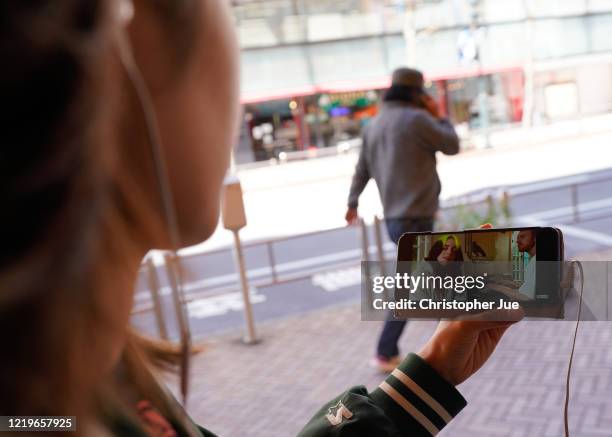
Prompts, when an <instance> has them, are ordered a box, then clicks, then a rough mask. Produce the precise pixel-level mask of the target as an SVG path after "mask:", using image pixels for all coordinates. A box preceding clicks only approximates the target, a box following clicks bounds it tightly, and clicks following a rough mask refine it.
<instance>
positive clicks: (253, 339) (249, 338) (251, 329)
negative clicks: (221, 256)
mask: <svg viewBox="0 0 612 437" xmlns="http://www.w3.org/2000/svg"><path fill="white" fill-rule="evenodd" d="M238 232H239V231H238V230H237V229H236V230H233V231H232V234H234V257H235V260H236V268H237V269H238V274H239V277H240V289H241V291H242V299H243V301H244V320H245V323H246V334H245V336H244V339H243V341H244V342H245V343H246V344H254V343H257V342H258V340H257V335H256V334H255V320H254V318H253V308H252V306H251V298H250V296H249V280H248V278H247V274H246V268H245V264H244V255H243V253H242V243H241V242H240V235H238Z"/></svg>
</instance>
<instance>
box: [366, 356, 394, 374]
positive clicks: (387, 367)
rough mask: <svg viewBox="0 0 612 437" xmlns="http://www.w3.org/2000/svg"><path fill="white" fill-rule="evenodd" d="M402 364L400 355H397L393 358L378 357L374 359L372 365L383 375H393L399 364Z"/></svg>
mask: <svg viewBox="0 0 612 437" xmlns="http://www.w3.org/2000/svg"><path fill="white" fill-rule="evenodd" d="M401 362H402V360H401V358H400V357H399V355H396V356H394V357H391V358H387V357H383V356H378V357H376V358H373V359H372V361H371V363H370V365H371V366H372V367H375V368H376V369H377V370H378V371H379V372H381V373H391V372H393V370H395V368H396V367H397V366H399V364H400V363H401Z"/></svg>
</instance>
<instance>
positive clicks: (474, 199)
mask: <svg viewBox="0 0 612 437" xmlns="http://www.w3.org/2000/svg"><path fill="white" fill-rule="evenodd" d="M606 182H612V173H609V174H604V175H598V176H595V177H587V176H581V175H578V176H574V177H569V178H567V181H566V182H561V183H558V182H557V183H548V182H542V183H538V184H535V186H536V188H533V185H534V184H532V185H531V186H514V187H503V186H499V187H492V188H489V189H485V190H480V191H478V192H475V193H470V194H466V195H462V196H457V197H454V198H452V199H448V200H446V201H445V202H443V204H442V207H441V210H442V211H446V212H449V211H451V210H452V209H453V208H457V207H460V206H463V207H465V206H477V205H478V204H483V205H484V204H486V203H487V202H490V201H491V199H495V198H496V199H500V198H501V197H506V198H507V199H510V200H516V199H519V198H521V197H525V196H529V195H537V194H544V193H551V192H554V191H568V193H569V206H567V207H561V208H559V210H560V212H561V213H563V215H564V216H565V217H570V222H569V223H579V222H581V221H582V220H593V219H597V218H599V217H602V218H603V217H607V216H610V215H612V196H611V197H610V198H606V199H604V200H596V201H591V202H587V203H585V204H583V208H581V204H580V188H581V187H585V186H587V185H591V184H597V183H606ZM611 192H612V190H611ZM602 204H605V206H606V207H607V208H608V210H605V209H604V212H602V211H601V208H597V206H600V205H602ZM585 205H586V206H585ZM598 211H599V215H597V214H595V215H594V214H593V212H598ZM586 213H589V215H587V214H586ZM536 215H537V214H536ZM369 227H370V228H371V229H372V232H369V229H368V228H369ZM347 229H350V228H347V227H339V228H332V229H327V230H322V231H315V232H308V233H303V234H298V235H292V236H287V237H279V238H275V239H269V240H263V241H256V242H249V243H245V244H243V245H242V247H243V249H244V250H245V251H246V250H249V249H256V248H264V250H265V254H266V255H265V258H266V259H267V266H264V267H258V268H255V269H251V270H249V275H248V279H249V282H250V285H251V286H254V287H263V286H270V285H274V284H280V283H283V282H288V281H294V280H297V279H302V278H305V277H309V276H311V275H313V274H315V273H319V272H322V271H328V270H333V269H338V268H341V267H344V266H348V265H354V264H355V263H356V262H359V261H360V260H369V259H370V258H371V255H372V254H374V255H375V256H376V260H377V261H380V262H381V265H383V266H384V261H385V260H386V258H387V252H390V251H392V250H395V246H394V245H393V243H391V242H389V241H385V238H384V236H383V229H382V219H381V218H379V217H374V218H373V220H372V223H371V225H368V224H366V222H365V221H364V220H363V219H360V220H359V226H357V227H354V228H353V229H356V230H357V231H358V232H357V233H358V235H357V238H356V240H357V239H358V240H359V241H360V243H361V244H360V248H358V249H351V250H347V251H343V252H339V253H334V254H332V255H333V256H327V258H326V255H323V256H317V257H314V258H316V259H318V260H319V261H318V262H317V261H316V260H315V259H308V258H307V259H301V260H300V261H294V262H291V261H290V262H285V263H278V259H277V256H276V255H277V254H276V250H275V248H276V246H277V245H278V244H282V243H287V242H292V241H296V240H299V239H304V238H314V237H318V236H323V235H325V234H328V233H334V232H336V233H337V232H340V231H341V230H347ZM370 233H372V234H373V237H374V244H372V245H370V243H369V239H370ZM228 253H229V254H231V249H226V248H223V249H217V250H214V251H210V252H206V253H204V254H193V255H188V256H183V257H182V261H186V260H190V259H191V260H193V259H194V258H196V257H208V258H210V257H211V256H214V255H219V254H228ZM184 264H185V263H184V262H183V265H184ZM160 267H161V268H163V269H165V268H166V267H167V266H166V264H165V263H164V264H163V265H161V266H156V265H155V264H154V262H153V260H152V259H151V257H147V258H146V259H145V261H144V263H143V265H142V267H141V273H142V274H143V275H144V276H146V278H147V281H146V283H147V288H148V290H147V291H146V292H141V293H140V296H146V295H148V296H149V298H148V299H142V300H145V302H141V303H139V304H137V305H136V306H135V308H134V310H133V313H142V312H148V311H153V313H154V317H155V321H156V324H157V332H158V334H159V336H160V337H161V338H164V339H167V338H168V328H167V320H166V318H165V314H164V311H163V305H162V299H163V296H165V295H170V294H171V292H170V290H169V287H175V286H176V284H173V281H169V283H168V284H167V285H165V286H162V285H161V282H160V279H159V271H160V270H159V269H160ZM165 276H166V277H169V274H168V272H165ZM222 279H223V280H215V279H214V278H213V279H209V280H204V281H199V282H198V283H196V284H195V285H194V284H193V283H192V284H191V287H190V284H189V283H187V284H185V287H184V288H185V291H186V294H185V302H184V303H183V304H188V303H189V302H191V301H194V300H198V299H202V298H205V297H211V296H217V295H221V294H225V293H230V292H236V291H237V290H238V289H239V286H238V280H239V275H238V273H237V272H233V273H230V274H226V275H222Z"/></svg>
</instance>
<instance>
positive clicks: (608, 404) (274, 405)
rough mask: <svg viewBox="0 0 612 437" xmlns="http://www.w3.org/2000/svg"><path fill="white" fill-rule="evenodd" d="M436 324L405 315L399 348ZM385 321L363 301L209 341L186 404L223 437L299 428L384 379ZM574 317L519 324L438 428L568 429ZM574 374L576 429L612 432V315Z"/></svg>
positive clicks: (514, 433)
mask: <svg viewBox="0 0 612 437" xmlns="http://www.w3.org/2000/svg"><path fill="white" fill-rule="evenodd" d="M434 326H435V324H434V323H433V322H411V323H409V325H408V327H407V329H406V332H405V333H404V336H403V337H402V342H401V346H402V349H403V351H405V352H407V351H411V350H415V349H417V348H419V347H420V345H422V344H423V343H424V342H425V341H426V339H427V338H428V337H429V335H430V334H431V332H432V331H433V329H434ZM380 327H381V325H380V323H379V322H362V321H361V320H360V307H359V305H358V304H345V305H342V306H339V307H333V308H328V309H325V310H319V311H316V312H312V313H307V314H303V315H300V316H293V317H292V318H290V319H284V320H274V321H271V322H267V323H263V324H260V325H259V332H260V335H261V337H262V338H263V342H261V343H260V344H258V345H255V346H245V345H243V344H241V343H240V342H239V341H238V340H237V339H238V337H239V335H240V332H230V333H226V334H224V335H221V336H217V337H213V338H209V339H207V340H206V345H207V350H206V351H205V352H203V353H202V354H200V355H199V356H197V357H196V358H195V360H194V363H193V377H192V378H193V379H192V381H193V385H192V392H191V393H192V394H191V398H190V404H189V411H190V413H191V414H192V415H193V417H194V419H195V420H197V421H198V422H199V423H202V424H204V425H205V426H206V427H208V428H209V429H211V430H213V431H214V432H216V433H217V434H219V435H220V436H249V437H257V436H261V437H275V436H279V437H280V436H293V435H295V434H296V433H297V432H298V431H299V430H300V429H301V427H302V426H303V425H304V424H305V423H306V422H307V420H308V419H309V418H310V417H311V415H312V414H313V413H314V412H315V411H316V410H317V409H318V408H319V407H320V406H321V405H322V404H323V403H325V402H326V401H328V400H329V399H331V398H332V397H334V396H336V395H338V394H339V393H341V392H342V391H343V390H345V389H347V388H348V387H350V386H351V385H356V384H365V385H366V386H367V387H368V388H369V389H373V388H374V387H376V385H377V384H378V383H379V382H380V381H381V380H382V376H381V375H379V374H377V373H376V372H375V371H374V370H373V369H372V368H370V367H369V366H368V360H369V359H370V357H371V355H372V351H373V347H374V344H375V341H376V338H377V334H378V332H379V329H380ZM573 327H574V324H573V323H571V322H554V321H548V322H523V323H521V324H519V325H517V326H514V327H513V328H512V329H511V330H510V331H509V332H508V333H507V334H506V336H505V337H504V339H503V340H502V342H501V345H500V346H499V348H498V350H497V351H496V353H495V354H494V356H493V358H492V359H491V360H490V361H489V362H488V363H487V365H486V366H485V367H484V368H483V369H481V370H480V371H479V372H478V373H477V375H476V376H474V377H473V378H472V379H470V380H469V381H468V382H466V383H464V384H462V385H461V386H460V387H459V389H460V391H461V392H462V394H463V395H464V396H465V397H466V399H467V400H468V402H469V405H468V407H467V408H466V409H465V410H464V411H463V412H462V413H461V414H460V415H459V416H458V417H457V418H456V419H455V420H454V421H453V422H452V423H451V424H450V425H449V426H448V427H447V428H446V429H445V430H444V431H443V432H442V433H441V435H447V436H455V437H463V436H466V437H467V436H486V437H491V436H508V437H519V436H538V437H547V436H551V437H553V436H554V437H556V436H561V435H563V414H562V412H563V400H564V397H563V396H564V382H565V372H566V368H567V359H568V354H569V351H570V347H571V336H572V333H573ZM574 363H575V365H574V366H575V367H574V371H573V376H572V378H573V379H572V398H571V404H570V407H571V409H570V425H571V429H572V430H573V432H572V436H573V437H578V436H581V437H587V436H593V437H595V436H611V435H612V323H610V322H607V323H606V322H588V323H584V324H582V325H581V326H580V331H579V338H578V343H577V348H576V358H575V361H574Z"/></svg>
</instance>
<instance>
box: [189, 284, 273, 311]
mask: <svg viewBox="0 0 612 437" xmlns="http://www.w3.org/2000/svg"><path fill="white" fill-rule="evenodd" d="M249 296H250V298H251V304H252V305H256V304H258V303H262V302H265V301H266V300H267V297H266V296H265V295H263V294H258V292H257V290H256V289H254V288H252V289H251V291H250V292H249ZM243 309H244V301H243V300H242V293H241V292H236V293H227V294H222V295H220V296H214V297H206V298H203V299H198V300H194V301H192V302H189V303H188V304H187V311H188V312H189V317H192V318H194V319H205V318H208V317H215V316H222V315H225V314H227V313H229V312H230V311H242V310H243Z"/></svg>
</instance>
